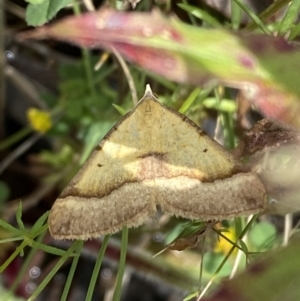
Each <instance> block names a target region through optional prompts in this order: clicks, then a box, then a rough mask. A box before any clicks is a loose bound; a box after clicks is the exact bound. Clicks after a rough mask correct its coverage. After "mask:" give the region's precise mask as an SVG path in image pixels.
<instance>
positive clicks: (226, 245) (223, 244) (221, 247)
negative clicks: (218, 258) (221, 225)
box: [214, 227, 236, 254]
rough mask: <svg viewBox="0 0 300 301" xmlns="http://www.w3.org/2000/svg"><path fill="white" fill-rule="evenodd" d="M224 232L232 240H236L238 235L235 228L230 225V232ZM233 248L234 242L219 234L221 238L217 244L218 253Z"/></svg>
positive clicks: (226, 251)
mask: <svg viewBox="0 0 300 301" xmlns="http://www.w3.org/2000/svg"><path fill="white" fill-rule="evenodd" d="M222 234H223V235H224V236H226V237H227V238H228V239H229V240H230V241H232V242H235V240H236V235H235V230H234V228H232V227H230V228H229V229H228V232H222ZM231 248H232V244H231V243H230V242H229V241H227V240H226V239H225V238H223V237H222V236H219V239H218V242H217V243H216V245H215V248H214V251H215V252H217V253H219V252H221V253H224V254H227V253H228V252H229V250H230V249H231ZM235 251H236V250H235Z"/></svg>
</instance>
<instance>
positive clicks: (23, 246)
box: [0, 240, 28, 273]
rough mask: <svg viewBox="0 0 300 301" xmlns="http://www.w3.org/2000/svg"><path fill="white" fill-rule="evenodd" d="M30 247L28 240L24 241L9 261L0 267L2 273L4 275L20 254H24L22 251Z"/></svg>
mask: <svg viewBox="0 0 300 301" xmlns="http://www.w3.org/2000/svg"><path fill="white" fill-rule="evenodd" d="M27 245H28V241H27V240H23V241H22V243H21V244H20V245H19V246H18V247H17V248H16V249H15V251H14V252H13V253H12V254H11V255H10V256H9V258H8V259H6V261H5V262H4V263H3V264H2V266H1V267H0V273H2V272H3V271H4V270H5V269H6V268H7V267H8V266H9V264H10V263H11V262H12V261H13V260H14V259H15V258H16V257H17V256H18V254H19V253H21V252H22V250H23V249H24V248H25V247H26V246H27Z"/></svg>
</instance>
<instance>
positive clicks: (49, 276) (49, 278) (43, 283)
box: [28, 241, 81, 301]
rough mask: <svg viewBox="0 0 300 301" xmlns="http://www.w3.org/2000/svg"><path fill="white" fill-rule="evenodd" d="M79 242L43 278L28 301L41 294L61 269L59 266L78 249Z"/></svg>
mask: <svg viewBox="0 0 300 301" xmlns="http://www.w3.org/2000/svg"><path fill="white" fill-rule="evenodd" d="M80 243H81V241H76V242H74V243H73V245H72V246H71V247H70V248H69V250H68V251H66V254H65V255H63V256H62V257H61V258H60V259H59V260H58V262H57V263H56V265H55V266H54V267H53V268H52V270H51V271H50V272H49V274H48V275H47V276H46V277H45V279H44V280H43V281H42V282H41V284H40V285H39V286H38V287H37V288H36V290H35V291H34V293H33V294H32V295H31V297H30V298H29V299H28V301H33V300H35V298H36V297H37V296H38V295H39V294H40V293H41V291H42V290H43V289H44V288H45V287H46V285H47V284H48V283H49V282H50V280H51V279H52V278H53V277H54V275H55V274H56V273H57V271H58V270H59V269H60V268H61V266H62V265H63V264H64V263H65V261H66V260H67V259H68V258H69V257H70V256H71V254H72V253H73V251H74V250H75V249H76V248H78V246H79V245H80Z"/></svg>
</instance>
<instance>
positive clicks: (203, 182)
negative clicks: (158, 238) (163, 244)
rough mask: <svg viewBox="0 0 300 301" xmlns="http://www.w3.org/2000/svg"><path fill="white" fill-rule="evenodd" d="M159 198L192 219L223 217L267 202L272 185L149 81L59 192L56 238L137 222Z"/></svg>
mask: <svg viewBox="0 0 300 301" xmlns="http://www.w3.org/2000/svg"><path fill="white" fill-rule="evenodd" d="M157 205H159V206H160V207H161V209H162V210H164V211H166V212H169V213H171V214H173V215H176V216H181V217H184V218H188V219H202V220H204V221H209V220H222V219H226V218H231V217H236V216H241V215H249V214H252V213H257V212H260V211H261V210H263V209H264V207H265V189H264V187H263V185H262V183H261V182H260V180H259V178H258V177H257V175H256V174H254V173H252V172H247V171H245V170H243V168H242V167H241V166H240V165H239V164H238V163H237V162H236V161H235V159H234V158H233V157H232V156H231V155H230V154H229V153H228V152H226V151H225V150H224V149H223V147H222V146H220V145H219V144H218V143H216V142H215V141H214V140H212V139H211V138H209V137H208V136H207V135H205V133H204V132H203V131H202V130H201V129H200V128H199V127H198V126H197V125H196V124H194V123H193V122H192V121H191V120H189V119H188V118H187V117H185V116H184V115H181V114H180V113H177V112H176V111H173V110H171V109H169V108H166V107H164V106H163V105H161V104H160V103H159V102H158V100H157V99H156V98H155V96H154V95H153V94H152V91H151V89H150V87H149V86H147V89H146V92H145V95H144V97H143V98H142V99H141V100H140V101H139V103H138V104H137V106H136V108H135V109H134V110H132V111H131V112H130V113H128V114H127V115H125V116H124V118H123V119H122V120H121V121H120V122H119V123H117V124H116V125H115V126H114V127H113V128H112V129H111V130H110V131H109V132H108V134H107V135H106V136H105V137H104V139H103V140H102V142H101V143H100V144H99V146H98V147H96V149H95V150H94V152H93V153H92V154H91V156H90V158H89V159H88V160H87V161H86V162H85V164H84V165H83V167H82V168H81V170H80V171H79V172H78V174H77V175H76V176H75V177H74V178H73V180H72V181H71V183H70V184H69V185H68V186H67V187H66V188H65V189H64V190H63V192H62V193H61V195H60V196H59V198H58V199H57V200H56V202H55V204H54V205H53V207H52V209H51V212H50V217H49V229H50V233H51V235H52V236H53V237H54V238H57V239H89V238H92V237H98V236H100V235H103V234H108V233H115V232H117V231H119V230H120V229H122V227H123V226H128V227H137V226H139V225H141V224H143V223H144V221H145V220H146V219H147V218H149V217H151V216H153V215H154V214H155V212H156V206H157Z"/></svg>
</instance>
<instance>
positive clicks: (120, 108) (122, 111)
mask: <svg viewBox="0 0 300 301" xmlns="http://www.w3.org/2000/svg"><path fill="white" fill-rule="evenodd" d="M112 105H113V107H114V108H115V109H116V110H117V111H118V112H119V113H120V114H121V115H122V116H124V115H125V114H126V113H127V112H126V111H125V110H124V109H123V108H122V107H120V106H118V105H116V104H114V103H113V104H112Z"/></svg>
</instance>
